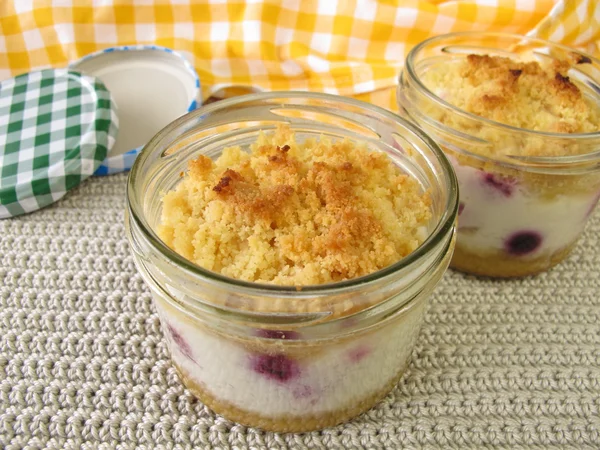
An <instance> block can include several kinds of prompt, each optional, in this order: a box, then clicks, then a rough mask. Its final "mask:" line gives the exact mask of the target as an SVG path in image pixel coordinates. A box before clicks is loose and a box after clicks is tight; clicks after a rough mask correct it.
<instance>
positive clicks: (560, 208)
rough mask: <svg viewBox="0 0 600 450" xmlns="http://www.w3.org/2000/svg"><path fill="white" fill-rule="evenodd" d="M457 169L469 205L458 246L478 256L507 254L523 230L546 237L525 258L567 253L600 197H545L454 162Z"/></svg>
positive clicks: (462, 218) (462, 195)
mask: <svg viewBox="0 0 600 450" xmlns="http://www.w3.org/2000/svg"><path fill="white" fill-rule="evenodd" d="M454 168H455V170H456V174H457V176H458V179H459V187H460V202H461V203H462V204H464V208H463V209H462V213H461V214H460V216H459V219H458V244H457V245H460V246H461V247H463V248H468V249H470V250H473V251H475V252H483V253H485V252H486V251H498V250H501V251H505V248H506V245H507V244H506V242H507V240H509V239H510V237H511V236H514V235H515V234H516V233H520V232H535V233H538V234H539V235H540V236H541V239H542V241H541V244H540V245H539V247H538V248H537V249H535V250H534V251H532V252H530V253H527V254H525V255H522V257H524V258H535V257H536V256H539V255H540V254H543V253H553V252H556V251H559V250H561V249H564V248H565V247H567V246H568V245H570V244H572V243H573V242H574V241H575V240H576V239H577V237H578V236H579V235H580V234H581V232H582V230H583V228H584V226H585V223H586V221H587V218H588V216H589V213H590V211H591V210H592V209H593V207H594V204H595V202H596V201H597V199H598V197H597V194H596V193H589V194H575V195H568V194H565V195H557V196H555V197H553V198H545V197H542V196H539V195H536V194H535V193H532V192H527V191H526V190H524V189H523V188H522V187H520V186H519V185H518V184H511V183H510V181H509V182H506V181H505V180H501V179H498V180H499V181H498V182H494V181H492V182H491V183H490V182H486V181H485V179H484V177H485V176H486V174H485V173H484V172H482V171H480V170H477V169H474V168H472V167H470V166H461V165H457V164H456V163H454Z"/></svg>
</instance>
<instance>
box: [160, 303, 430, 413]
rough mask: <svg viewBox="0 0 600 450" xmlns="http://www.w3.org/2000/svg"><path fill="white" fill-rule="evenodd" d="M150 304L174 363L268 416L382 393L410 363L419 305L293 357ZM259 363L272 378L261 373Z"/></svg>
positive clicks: (212, 390)
mask: <svg viewBox="0 0 600 450" xmlns="http://www.w3.org/2000/svg"><path fill="white" fill-rule="evenodd" d="M155 299H156V305H157V310H158V312H159V315H160V318H161V322H162V324H163V329H164V332H165V336H166V337H167V340H168V343H169V347H170V349H171V352H172V358H173V360H174V362H175V363H176V364H177V365H178V366H179V367H181V368H182V369H183V370H184V371H185V372H186V374H187V375H188V376H190V378H192V379H193V380H194V381H195V382H196V383H198V384H199V385H200V386H202V387H203V388H204V389H206V391H207V392H208V393H209V394H210V395H211V396H213V397H214V398H216V399H218V400H220V401H223V402H226V403H229V404H230V405H233V406H235V407H237V408H240V409H242V410H244V411H247V412H253V413H256V414H259V415H261V416H263V417H273V418H277V417H279V416H282V415H285V416H310V415H315V414H321V413H327V412H334V411H338V410H341V409H344V408H348V407H351V406H354V405H355V404H357V403H358V402H360V401H362V400H365V399H368V398H369V397H371V396H372V395H374V394H375V393H377V392H378V391H380V390H381V389H383V388H384V386H386V384H388V383H389V382H390V380H392V379H393V378H394V377H395V376H396V375H397V374H398V372H399V371H400V370H401V369H403V368H404V367H405V366H406V364H407V363H408V359H409V357H410V354H411V351H412V348H413V343H414V339H415V338H416V335H417V333H418V330H419V325H420V322H421V318H422V315H423V309H424V305H425V302H424V301H419V302H417V304H415V305H413V307H412V308H411V309H409V310H408V311H407V312H406V313H405V314H404V315H403V316H402V317H401V318H400V319H396V320H395V321H394V322H393V323H391V324H389V325H386V326H385V327H383V328H381V329H379V330H378V331H377V332H374V333H369V334H367V335H364V336H359V337H357V338H354V339H352V340H350V341H349V342H348V341H346V342H343V343H337V344H332V343H327V342H326V341H324V343H323V346H322V347H321V348H317V349H315V351H314V352H311V354H310V355H309V356H305V357H303V358H302V359H297V360H294V359H292V358H291V357H288V356H286V355H284V354H280V355H279V356H278V355H277V354H276V353H275V354H270V355H266V354H260V353H257V351H255V350H253V349H252V348H248V347H244V346H243V345H242V344H241V343H236V342H234V341H232V340H230V339H227V338H224V337H222V336H219V335H217V334H213V333H211V332H210V331H208V330H207V329H206V328H201V327H197V326H195V325H194V323H193V322H192V321H191V320H190V319H187V318H185V317H184V316H182V315H181V314H180V313H175V312H174V311H173V310H172V309H171V308H170V307H168V306H166V305H165V303H164V302H163V301H162V300H161V299H160V298H156V297H155ZM173 330H175V333H173ZM286 344H287V343H286ZM261 364H262V366H270V367H271V368H275V369H276V370H275V372H277V373H275V374H273V373H269V372H268V371H263V370H260V368H261Z"/></svg>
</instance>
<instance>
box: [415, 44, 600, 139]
mask: <svg viewBox="0 0 600 450" xmlns="http://www.w3.org/2000/svg"><path fill="white" fill-rule="evenodd" d="M573 59H574V61H573V62H574V63H575V64H585V63H589V62H590V60H589V58H586V57H585V56H583V55H578V57H575V56H574V57H573ZM570 67H571V65H570V64H569V63H568V62H566V61H558V60H555V61H554V62H553V63H552V64H548V65H547V66H542V65H540V64H539V63H538V62H537V61H529V62H521V61H514V60H512V59H510V58H505V57H499V56H488V55H474V54H471V55H468V56H467V57H466V58H464V59H463V60H461V61H460V62H458V63H455V62H452V63H450V64H447V65H445V66H444V68H443V70H430V71H428V72H427V73H426V74H425V75H424V82H425V84H426V86H427V87H428V88H429V89H430V90H432V91H433V92H435V93H436V94H438V95H439V96H440V97H442V98H443V99H444V100H446V101H447V102H449V103H451V104H453V105H455V106H457V107H458V108H460V109H463V110H465V111H468V112H470V113H473V114H476V115H479V116H481V117H485V118H487V119H491V120H494V121H496V122H500V123H503V124H507V125H512V126H515V127H519V128H523V129H529V130H535V131H545V132H556V133H590V132H597V131H599V130H600V112H599V111H598V109H599V108H597V107H593V106H592V105H591V104H590V103H589V102H588V101H586V99H585V98H584V96H583V94H582V93H581V91H580V89H579V88H578V86H577V85H576V84H575V83H574V82H573V81H572V80H571V79H570V78H569V76H568V75H567V72H568V71H569V69H570ZM445 121H449V122H452V121H453V119H452V117H450V116H449V115H448V116H447V117H445Z"/></svg>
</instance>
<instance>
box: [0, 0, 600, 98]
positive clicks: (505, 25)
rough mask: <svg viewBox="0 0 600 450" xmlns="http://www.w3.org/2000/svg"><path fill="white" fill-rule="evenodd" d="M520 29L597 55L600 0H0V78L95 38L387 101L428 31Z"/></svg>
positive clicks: (222, 73) (222, 75)
mask: <svg viewBox="0 0 600 450" xmlns="http://www.w3.org/2000/svg"><path fill="white" fill-rule="evenodd" d="M467 30H485V31H506V32H514V33H519V34H529V35H531V36H537V37H541V38H548V39H551V40H553V41H557V42H562V43H565V44H568V45H573V46H576V47H579V48H580V49H582V50H584V51H587V52H589V53H592V54H596V55H599V54H600V2H598V1H597V0H558V1H557V0H461V1H441V0H409V1H405V0H380V1H376V0H345V1H336V0H248V1H244V2H242V1H239V0H204V1H202V2H199V1H193V0H105V1H102V2H91V1H83V0H61V1H58V2H57V1H51V0H35V1H34V0H4V1H0V79H2V78H8V77H9V76H11V75H16V74H18V73H22V72H25V71H29V70H32V69H35V68H40V67H48V66H54V67H64V66H66V65H67V64H68V62H69V61H73V60H75V59H78V58H80V57H82V56H84V55H87V54H89V53H92V52H95V51H98V50H100V49H103V48H107V47H113V46H117V45H127V44H157V45H162V46H165V47H169V48H173V49H176V50H179V51H180V52H182V53H183V54H184V55H185V56H186V57H187V59H188V60H189V61H190V62H192V63H193V64H194V66H195V67H196V69H197V70H198V72H199V74H200V78H201V81H202V86H203V91H204V92H203V94H204V96H205V97H207V96H209V95H210V94H211V93H212V92H213V90H212V89H211V86H212V87H214V86H222V85H232V84H244V85H254V86H257V87H260V88H263V89H266V90H286V89H306V90H313V91H321V92H329V93H336V94H342V95H353V96H355V97H358V98H360V99H363V100H367V101H371V102H373V103H377V104H379V105H381V106H384V107H388V108H390V109H392V110H395V109H396V106H395V100H394V96H393V87H394V85H395V84H396V80H397V76H398V73H399V71H400V69H401V66H402V64H403V61H404V58H405V56H406V53H407V52H408V51H409V50H410V49H411V48H412V47H413V46H414V45H415V44H417V43H418V42H420V41H422V40H423V39H426V38H428V37H430V36H433V35H436V34H441V33H448V32H454V31H467Z"/></svg>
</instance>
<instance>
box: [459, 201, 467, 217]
mask: <svg viewBox="0 0 600 450" xmlns="http://www.w3.org/2000/svg"><path fill="white" fill-rule="evenodd" d="M464 210H465V204H464V203H463V202H460V203H459V204H458V215H459V216H460V215H461V214H462V212H463V211H464Z"/></svg>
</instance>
